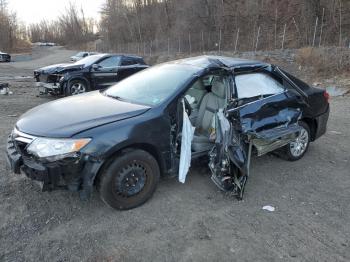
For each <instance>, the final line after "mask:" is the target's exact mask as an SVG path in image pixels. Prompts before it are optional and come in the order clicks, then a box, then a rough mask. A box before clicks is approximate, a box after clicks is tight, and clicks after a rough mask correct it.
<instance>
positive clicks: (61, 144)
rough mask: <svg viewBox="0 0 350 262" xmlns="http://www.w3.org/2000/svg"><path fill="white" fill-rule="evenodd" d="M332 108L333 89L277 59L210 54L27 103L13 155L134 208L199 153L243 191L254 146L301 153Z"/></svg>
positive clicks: (17, 167) (38, 176)
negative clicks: (310, 80) (294, 73)
mask: <svg viewBox="0 0 350 262" xmlns="http://www.w3.org/2000/svg"><path fill="white" fill-rule="evenodd" d="M72 112H74V113H72ZM328 115H329V104H328V94H327V93H326V92H325V91H324V90H321V89H317V88H313V87H310V86H308V85H307V84H305V83H304V82H302V81H301V80H299V79H297V78H296V77H294V76H292V75H291V74H288V73H287V72H285V71H283V70H282V69H280V68H279V67H278V66H275V65H271V64H266V63H262V62H258V61H249V60H241V59H235V58H229V57H217V56H201V57H194V58H188V59H184V60H178V61H173V62H169V63H164V64H160V65H157V66H154V67H151V68H149V69H146V70H144V71H141V72H139V73H137V74H135V75H133V76H131V77H129V78H127V79H125V80H123V81H121V82H119V83H118V84H116V85H114V86H112V87H111V88H109V89H107V90H105V91H94V92H91V93H86V94H82V95H78V96H74V97H68V98H64V99H59V100H56V101H53V102H49V103H47V104H43V105H40V106H38V107H36V108H34V109H32V110H30V111H28V112H27V113H25V114H24V115H22V116H21V118H20V119H19V120H18V122H17V123H16V125H15V128H14V130H13V132H12V133H11V135H10V136H9V138H8V142H7V158H8V162H9V163H10V165H11V167H12V170H13V171H14V172H15V173H24V174H25V175H26V176H28V177H29V178H31V179H34V180H37V181H39V182H40V183H41V184H42V189H43V190H49V191H50V190H54V189H59V188H65V189H69V190H72V191H79V192H80V196H81V197H82V198H83V199H86V198H88V197H89V196H90V194H91V192H92V190H93V188H94V186H96V187H97V190H98V191H99V194H100V196H101V198H102V200H103V201H104V202H105V203H107V204H108V205H110V206H112V207H113V208H116V209H130V208H134V207H137V206H139V205H141V204H143V203H144V202H145V201H147V200H148V199H149V198H150V197H151V196H152V194H153V192H154V191H155V189H156V186H157V183H158V180H159V178H160V176H161V175H167V176H179V180H180V181H181V182H185V179H186V174H187V172H188V168H189V165H190V162H191V159H192V160H193V159H195V158H198V157H205V156H206V157H208V158H207V159H208V165H209V168H210V170H211V179H212V181H213V182H214V183H215V184H216V185H217V186H218V187H219V188H220V189H221V190H223V191H228V192H232V194H235V195H236V196H237V197H238V198H239V199H241V198H242V197H243V192H244V187H245V185H246V182H247V178H248V177H249V175H250V174H249V173H250V172H249V169H250V168H249V167H250V162H251V156H252V155H258V156H261V155H263V154H266V153H268V152H272V151H275V152H278V153H279V154H280V155H282V156H283V157H285V158H286V159H288V160H292V161H295V160H298V159H300V158H301V157H303V155H304V154H305V153H306V151H307V149H308V147H309V144H310V142H312V141H315V140H316V139H317V138H319V137H320V136H321V135H323V134H324V133H325V131H326V125H327V120H328Z"/></svg>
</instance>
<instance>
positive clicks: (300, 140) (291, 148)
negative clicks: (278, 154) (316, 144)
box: [283, 122, 311, 161]
mask: <svg viewBox="0 0 350 262" xmlns="http://www.w3.org/2000/svg"><path fill="white" fill-rule="evenodd" d="M299 125H300V126H301V131H300V133H299V135H298V137H297V138H296V139H295V140H294V141H293V142H290V143H289V144H288V145H286V146H285V147H284V148H283V151H284V152H283V153H284V156H285V158H286V159H287V160H289V161H296V160H299V159H301V158H302V157H303V156H304V155H305V153H306V151H307V150H308V148H309V145H310V138H311V135H310V128H309V126H308V125H307V124H306V123H305V122H300V123H299Z"/></svg>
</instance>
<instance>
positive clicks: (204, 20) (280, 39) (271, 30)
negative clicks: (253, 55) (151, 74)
mask: <svg viewBox="0 0 350 262" xmlns="http://www.w3.org/2000/svg"><path fill="white" fill-rule="evenodd" d="M100 32H101V35H102V36H103V39H104V41H103V43H104V44H105V45H104V48H105V49H107V50H108V49H111V50H114V51H125V50H130V49H131V50H133V51H134V52H135V50H136V51H137V52H139V53H142V52H144V53H148V52H152V49H153V50H155V51H157V50H161V51H165V52H174V51H177V52H181V51H184V52H189V53H191V52H197V51H210V50H219V51H220V50H241V51H247V50H261V49H262V50H264V49H276V48H298V47H302V46H321V45H322V46H333V45H335V46H348V45H349V40H350V39H349V36H350V35H349V34H350V1H345V0H293V1H289V0H191V1H188V0H106V1H105V4H104V7H103V9H102V12H101V23H100Z"/></svg>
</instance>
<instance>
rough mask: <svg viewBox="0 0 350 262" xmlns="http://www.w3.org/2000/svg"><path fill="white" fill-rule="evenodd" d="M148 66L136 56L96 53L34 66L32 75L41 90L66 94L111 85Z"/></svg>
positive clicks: (55, 93) (74, 93) (54, 93)
mask: <svg viewBox="0 0 350 262" xmlns="http://www.w3.org/2000/svg"><path fill="white" fill-rule="evenodd" d="M147 67H148V66H147V65H146V63H145V61H144V60H143V58H142V57H139V56H133V55H113V54H98V55H91V56H87V57H85V58H83V59H81V60H79V61H77V62H75V63H73V64H57V65H51V66H46V67H43V68H40V69H37V70H35V71H34V78H35V80H36V83H35V85H36V86H37V87H38V88H39V92H40V93H42V94H43V93H49V94H52V95H64V96H69V95H77V94H80V93H85V92H88V91H92V90H97V89H103V88H106V87H109V86H112V85H114V84H115V83H117V82H119V81H120V80H122V79H124V78H126V77H128V76H130V75H132V74H134V73H136V72H139V71H141V70H143V69H145V68H147Z"/></svg>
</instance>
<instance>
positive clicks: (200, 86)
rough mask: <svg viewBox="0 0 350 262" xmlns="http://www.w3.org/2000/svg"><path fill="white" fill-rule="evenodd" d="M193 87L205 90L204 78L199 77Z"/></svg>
mask: <svg viewBox="0 0 350 262" xmlns="http://www.w3.org/2000/svg"><path fill="white" fill-rule="evenodd" d="M192 88H193V89H198V90H205V86H204V84H203V81H202V79H198V80H197V81H196V82H194V84H193V85H192Z"/></svg>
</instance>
